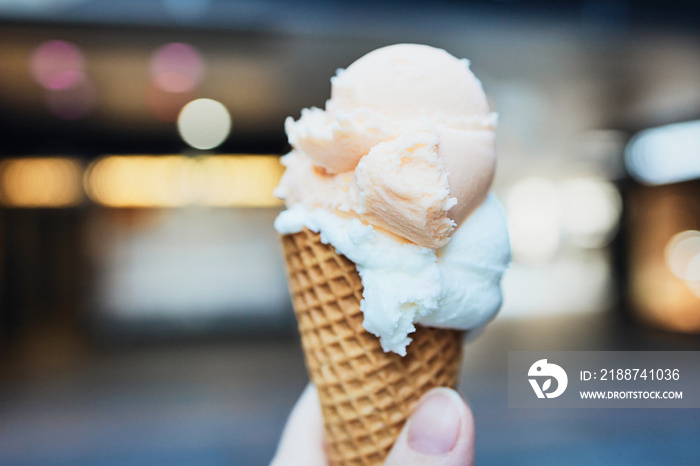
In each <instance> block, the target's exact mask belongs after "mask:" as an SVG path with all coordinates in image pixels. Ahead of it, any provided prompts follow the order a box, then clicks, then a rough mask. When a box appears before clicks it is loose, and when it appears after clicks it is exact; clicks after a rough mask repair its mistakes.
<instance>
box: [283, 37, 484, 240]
mask: <svg viewBox="0 0 700 466" xmlns="http://www.w3.org/2000/svg"><path fill="white" fill-rule="evenodd" d="M331 86H332V89H331V99H330V100H328V101H327V102H326V108H325V109H318V108H311V109H306V110H304V111H302V114H301V118H299V120H296V121H295V120H293V119H292V118H288V119H287V121H286V122H285V127H286V130H287V134H288V137H289V142H290V144H291V145H292V152H291V153H290V154H288V155H287V156H285V157H284V159H283V163H284V164H285V165H286V166H287V171H286V173H285V175H284V176H283V178H282V181H281V183H280V186H279V187H278V188H277V190H276V192H275V193H276V194H277V195H278V196H279V197H281V198H283V199H285V200H286V203H287V205H288V206H290V205H295V204H303V205H305V206H306V207H307V208H311V209H315V208H322V209H325V210H328V211H331V212H335V213H339V214H345V215H348V216H351V217H356V218H359V219H360V220H362V221H363V222H364V223H366V224H370V225H372V226H374V227H377V228H379V229H381V230H386V231H389V232H391V233H393V234H394V235H397V236H399V237H401V238H404V239H405V240H407V241H409V242H412V243H415V244H417V245H419V246H424V247H426V248H430V249H437V248H440V247H442V246H445V245H446V244H447V242H448V241H449V239H450V237H451V235H452V234H453V232H454V230H455V228H456V226H457V225H459V224H461V222H463V221H464V220H465V219H466V218H467V217H468V216H469V215H470V214H471V213H472V212H473V211H474V210H475V209H476V208H477V207H478V206H479V205H480V204H481V203H482V202H483V201H484V199H485V198H486V194H487V192H488V189H489V186H490V184H491V181H492V179H493V174H494V170H495V164H496V152H495V134H494V132H495V123H496V117H495V115H494V114H492V113H491V112H490V110H489V105H488V102H487V100H486V96H485V94H484V91H483V89H482V86H481V82H480V81H479V80H478V79H477V78H476V77H475V76H474V74H473V73H472V72H471V71H470V70H469V62H468V61H467V60H464V59H461V60H460V59H457V58H455V57H453V56H452V55H450V54H449V53H447V52H446V51H444V50H441V49H437V48H433V47H429V46H426V45H416V44H399V45H393V46H389V47H384V48H381V49H377V50H375V51H373V52H370V53H368V54H367V55H365V56H364V57H362V58H360V59H359V60H357V61H356V62H354V63H353V64H352V65H350V66H349V67H348V68H347V69H346V70H339V71H338V74H337V75H336V76H335V77H333V78H332V79H331Z"/></svg>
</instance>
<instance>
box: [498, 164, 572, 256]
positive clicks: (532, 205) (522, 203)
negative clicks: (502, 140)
mask: <svg viewBox="0 0 700 466" xmlns="http://www.w3.org/2000/svg"><path fill="white" fill-rule="evenodd" d="M506 211H507V215H508V223H509V228H510V235H511V245H512V248H513V256H514V258H515V259H516V260H518V261H521V262H544V261H547V260H549V259H551V258H552V257H553V256H554V255H555V254H556V252H557V250H558V248H559V243H560V221H561V196H560V194H559V191H558V189H557V186H556V184H555V183H554V182H552V181H550V180H548V179H545V178H539V177H530V178H525V179H522V180H520V181H518V182H516V183H515V184H514V185H513V186H512V187H511V189H510V191H509V193H508V195H507V197H506Z"/></svg>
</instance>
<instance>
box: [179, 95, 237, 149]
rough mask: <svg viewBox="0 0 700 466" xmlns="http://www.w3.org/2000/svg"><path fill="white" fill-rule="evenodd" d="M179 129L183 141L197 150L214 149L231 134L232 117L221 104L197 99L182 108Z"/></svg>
mask: <svg viewBox="0 0 700 466" xmlns="http://www.w3.org/2000/svg"><path fill="white" fill-rule="evenodd" d="M177 129H178V131H179V133H180V136H181V137H182V139H183V140H184V141H185V142H186V143H187V144H189V145H190V146H192V147H194V148H195V149H202V150H207V149H213V148H214V147H217V146H218V145H220V144H221V143H222V142H224V141H225V140H226V138H227V137H228V135H229V133H230V132H231V116H230V115H229V113H228V110H226V107H224V105H223V104H221V103H220V102H217V101H216V100H212V99H197V100H193V101H192V102H190V103H188V104H187V105H185V106H184V107H183V108H182V111H181V112H180V115H179V117H178V119H177Z"/></svg>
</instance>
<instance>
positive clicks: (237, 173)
mask: <svg viewBox="0 0 700 466" xmlns="http://www.w3.org/2000/svg"><path fill="white" fill-rule="evenodd" d="M283 172H284V168H283V166H282V164H281V163H280V161H279V157H269V156H268V157H261V156H208V157H200V158H199V177H200V179H199V185H200V187H201V189H200V196H199V202H200V203H202V204H206V205H215V206H248V207H266V206H276V205H280V204H281V201H280V200H279V199H277V198H276V197H274V196H273V195H272V191H273V190H274V189H275V187H276V186H277V185H278V184H279V180H280V178H281V177H282V173H283Z"/></svg>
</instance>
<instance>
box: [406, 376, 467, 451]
mask: <svg viewBox="0 0 700 466" xmlns="http://www.w3.org/2000/svg"><path fill="white" fill-rule="evenodd" d="M456 402H457V400H455V398H454V397H453V396H452V395H451V393H450V392H449V391H447V390H446V389H445V390H434V391H433V392H431V393H429V394H428V395H427V396H426V398H425V399H423V401H421V403H420V404H419V405H418V408H417V409H416V412H415V413H413V416H411V420H410V421H409V426H408V446H409V447H411V449H412V450H413V451H415V452H418V453H421V454H423V455H442V454H445V453H448V452H450V451H452V449H453V448H454V446H455V444H456V443H457V438H458V437H459V429H460V425H461V415H460V413H461V406H459V405H457V403H456Z"/></svg>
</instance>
